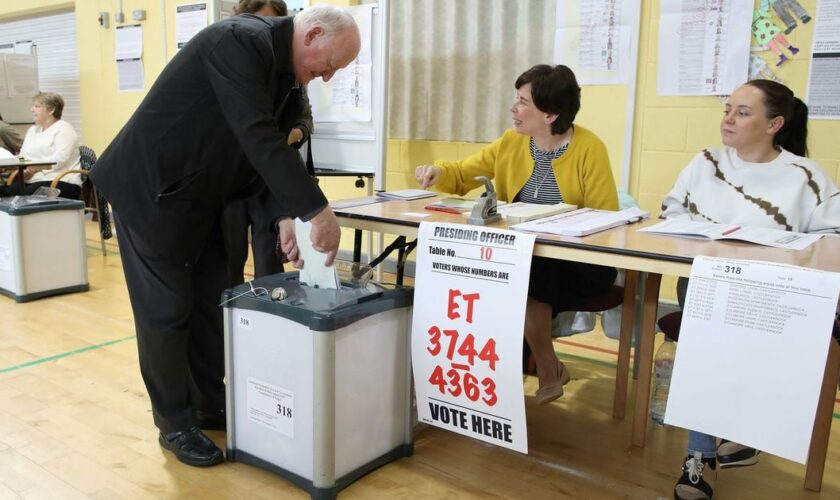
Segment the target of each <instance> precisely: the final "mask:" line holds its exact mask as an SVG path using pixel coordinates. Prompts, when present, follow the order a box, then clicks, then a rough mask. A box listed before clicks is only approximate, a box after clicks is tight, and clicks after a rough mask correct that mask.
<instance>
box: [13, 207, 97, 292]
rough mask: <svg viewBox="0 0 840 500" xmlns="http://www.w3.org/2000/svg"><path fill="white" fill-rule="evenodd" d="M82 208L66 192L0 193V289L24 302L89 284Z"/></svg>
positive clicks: (76, 290) (73, 290) (70, 290)
mask: <svg viewBox="0 0 840 500" xmlns="http://www.w3.org/2000/svg"><path fill="white" fill-rule="evenodd" d="M84 208H85V205H84V203H82V202H81V201H78V200H67V199H64V198H54V199H40V198H38V197H34V196H21V197H8V198H2V199H0V294H3V295H7V296H9V297H11V298H13V299H15V301H16V302H27V301H30V300H34V299H38V298H41V297H48V296H50V295H58V294H62V293H69V292H82V291H86V290H88V289H89V288H90V286H89V284H88V275H87V255H86V249H85V220H84Z"/></svg>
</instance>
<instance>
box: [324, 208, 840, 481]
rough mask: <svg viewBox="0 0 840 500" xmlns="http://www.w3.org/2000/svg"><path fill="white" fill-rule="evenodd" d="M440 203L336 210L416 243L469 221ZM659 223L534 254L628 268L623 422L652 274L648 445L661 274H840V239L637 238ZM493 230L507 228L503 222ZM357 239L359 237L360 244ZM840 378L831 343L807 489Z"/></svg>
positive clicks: (637, 434) (638, 428) (644, 410)
mask: <svg viewBox="0 0 840 500" xmlns="http://www.w3.org/2000/svg"><path fill="white" fill-rule="evenodd" d="M436 200H437V198H425V199H421V200H414V201H408V202H404V201H388V202H383V203H376V204H372V205H363V206H358V207H351V208H344V209H340V210H335V213H336V216H337V217H338V221H339V224H340V225H341V226H343V227H348V228H353V229H356V230H357V231H361V230H367V231H375V232H380V233H385V234H392V235H399V236H406V237H411V238H415V237H416V236H417V229H418V227H419V225H420V222H423V221H425V222H450V223H461V224H464V223H466V218H465V217H464V216H462V215H454V214H447V213H443V212H436V211H429V210H424V208H423V207H425V206H426V205H428V204H429V203H432V202H434V201H436ZM407 213H408V214H410V213H425V214H429V216H428V217H424V218H419V217H411V216H410V215H406V214H407ZM657 222H658V221H657V220H648V221H643V222H641V223H638V224H633V225H628V226H621V227H617V228H613V229H610V230H607V231H603V232H601V233H596V234H593V235H590V236H585V237H582V238H578V237H564V236H554V235H544V234H541V235H538V236H537V241H536V244H535V246H534V255H538V256H541V257H548V258H552V259H562V260H571V261H576V262H584V263H589V264H600V265H607V266H613V267H618V268H623V269H626V270H628V274H627V278H628V281H627V282H626V283H625V304H624V308H623V310H622V328H621V337H620V339H619V356H618V368H617V370H616V390H615V396H614V405H613V416H614V417H616V418H623V416H624V406H625V398H626V391H627V374H628V371H629V357H630V356H629V355H630V345H631V338H630V337H631V330H632V328H631V327H628V326H632V318H627V317H626V316H627V315H628V313H630V314H633V313H632V311H633V309H634V307H631V306H632V304H628V303H627V301H628V300H629V301H631V302H632V301H634V300H635V298H634V295H633V294H632V290H633V289H634V288H635V282H636V279H637V276H638V272H643V273H646V278H645V287H644V289H645V293H644V299H643V300H644V304H643V309H642V310H643V313H642V336H641V341H640V342H639V345H637V346H636V363H638V366H640V367H642V369H641V370H639V379H638V384H637V389H636V395H635V400H634V411H633V433H632V443H633V445H635V446H639V447H643V446H644V445H645V437H646V434H647V421H648V405H649V404H650V382H651V367H652V364H653V345H654V337H655V334H656V313H657V306H658V303H659V285H660V282H661V280H662V275H672V276H686V277H687V276H689V275H690V273H691V264H692V262H693V260H694V257H695V256H698V255H704V256H710V257H720V258H728V259H744V260H761V261H769V262H776V263H780V264H789V265H794V266H801V267H809V268H813V269H820V270H824V271H833V272H840V238H838V237H831V236H828V237H824V238H821V239H820V240H819V241H818V242H816V243H815V244H813V245H811V246H810V247H808V248H806V249H805V250H801V251H792V250H782V249H778V248H771V247H764V246H758V245H753V244H749V243H741V242H734V241H701V240H695V239H690V238H676V237H669V236H661V235H654V234H649V233H639V232H638V231H637V230H638V229H640V228H642V227H645V226H649V225H653V224H656V223H657ZM489 227H496V228H506V227H507V225H506V224H505V223H504V221H501V222H497V223H494V224H491V225H490V226H489ZM357 241H358V239H357ZM838 374H840V349H838V348H837V345H836V343H835V342H831V348H830V350H829V356H828V359H827V361H826V372H825V377H824V380H823V387H822V391H821V393H820V400H819V404H818V407H817V417H816V420H815V422H814V431H813V435H812V438H811V447H810V451H809V455H808V464H807V469H806V474H805V487H806V488H807V489H810V490H814V491H819V490H820V487H821V485H822V476H823V470H824V468H825V457H826V453H827V450H828V437H829V433H830V431H831V419H832V411H833V408H834V396H835V390H836V383H837V378H838Z"/></svg>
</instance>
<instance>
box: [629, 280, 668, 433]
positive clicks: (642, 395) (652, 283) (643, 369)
mask: <svg viewBox="0 0 840 500" xmlns="http://www.w3.org/2000/svg"><path fill="white" fill-rule="evenodd" d="M661 281H662V275H661V274H656V273H648V276H647V280H646V281H645V299H644V309H643V311H644V312H643V317H642V338H641V340H640V342H639V345H637V346H636V361H635V362H636V363H638V365H639V380H638V382H637V383H636V401H635V408H634V412H633V438H632V443H633V445H634V446H638V447H644V446H645V437H646V434H647V421H648V406H649V405H650V378H651V377H650V375H651V366H652V365H653V340H654V337H655V335H656V308H657V306H658V305H659V304H658V303H659V284H660V282H661Z"/></svg>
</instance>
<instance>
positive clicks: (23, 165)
mask: <svg viewBox="0 0 840 500" xmlns="http://www.w3.org/2000/svg"><path fill="white" fill-rule="evenodd" d="M53 165H55V162H54V161H50V162H44V161H32V160H25V161H15V162H14V163H8V164H3V163H0V169H2V170H14V169H17V181H18V184H20V192H21V193H23V192H24V191H23V190H24V188H25V187H26V180H25V179H24V178H23V171H24V170H26V169H27V168H29V167H31V168H37V169H44V168H47V167H52V166H53Z"/></svg>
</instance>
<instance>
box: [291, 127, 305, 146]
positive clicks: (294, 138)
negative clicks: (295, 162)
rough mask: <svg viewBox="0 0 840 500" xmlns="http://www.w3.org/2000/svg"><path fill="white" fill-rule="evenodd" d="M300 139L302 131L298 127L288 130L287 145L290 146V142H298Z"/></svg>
mask: <svg viewBox="0 0 840 500" xmlns="http://www.w3.org/2000/svg"><path fill="white" fill-rule="evenodd" d="M301 139H303V131H302V130H301V129H299V128H293V129H292V131H291V132H289V138H288V139H287V142H288V143H289V146H291V145H292V144H297V143H299V142H300V141H301Z"/></svg>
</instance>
